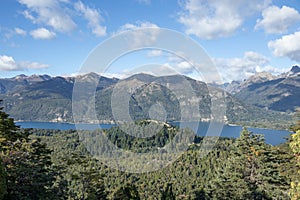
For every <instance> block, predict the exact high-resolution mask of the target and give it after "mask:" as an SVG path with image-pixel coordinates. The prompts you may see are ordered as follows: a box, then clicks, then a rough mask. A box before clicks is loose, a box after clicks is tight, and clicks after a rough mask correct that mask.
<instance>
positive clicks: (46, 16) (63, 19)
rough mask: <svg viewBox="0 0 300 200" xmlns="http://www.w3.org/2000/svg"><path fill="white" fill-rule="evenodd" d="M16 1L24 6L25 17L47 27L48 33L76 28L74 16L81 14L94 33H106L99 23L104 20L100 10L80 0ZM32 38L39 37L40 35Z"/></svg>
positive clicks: (67, 31)
mask: <svg viewBox="0 0 300 200" xmlns="http://www.w3.org/2000/svg"><path fill="white" fill-rule="evenodd" d="M18 2H19V3H20V4H22V5H24V6H25V7H26V9H25V10H24V11H23V15H24V17H25V18H27V19H28V20H30V21H31V22H32V23H33V24H36V25H39V26H42V27H47V30H48V31H49V32H50V33H55V32H62V33H69V32H72V31H73V30H75V29H76V28H78V26H77V24H76V22H75V17H76V16H77V17H78V16H83V17H84V18H85V19H86V20H87V22H88V27H90V28H91V29H92V33H93V34H94V35H96V36H104V35H106V27H105V26H103V25H101V22H103V21H104V20H103V18H102V16H101V14H100V12H99V11H98V10H96V9H92V8H90V7H88V6H87V5H85V4H84V3H82V2H81V1H77V2H76V3H72V2H70V1H68V0H18ZM71 10H75V11H77V12H73V11H71ZM45 29H46V28H45ZM49 29H52V30H49ZM37 30H38V29H37ZM44 32H45V31H44ZM31 35H32V34H31ZM52 35H54V34H52ZM55 35H56V33H55ZM32 36H33V35H32ZM34 38H36V39H41V38H40V37H34Z"/></svg>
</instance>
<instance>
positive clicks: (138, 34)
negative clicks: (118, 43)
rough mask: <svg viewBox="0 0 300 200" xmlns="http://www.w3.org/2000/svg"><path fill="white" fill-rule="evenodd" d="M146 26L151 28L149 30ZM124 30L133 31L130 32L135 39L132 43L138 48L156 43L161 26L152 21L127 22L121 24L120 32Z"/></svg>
mask: <svg viewBox="0 0 300 200" xmlns="http://www.w3.org/2000/svg"><path fill="white" fill-rule="evenodd" d="M144 28H151V29H150V30H149V29H144ZM123 31H132V32H131V33H130V34H131V38H132V39H133V41H132V43H131V44H130V45H132V46H133V47H137V48H138V47H143V46H145V45H151V44H154V43H155V42H156V40H157V37H158V35H159V33H160V30H159V27H158V26H157V25H156V24H153V23H150V22H137V23H136V24H130V23H127V24H125V25H123V26H121V28H120V30H119V31H118V33H120V32H123Z"/></svg>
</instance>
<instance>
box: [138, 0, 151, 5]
mask: <svg viewBox="0 0 300 200" xmlns="http://www.w3.org/2000/svg"><path fill="white" fill-rule="evenodd" d="M136 1H137V2H138V3H141V4H145V5H150V4H151V0H136Z"/></svg>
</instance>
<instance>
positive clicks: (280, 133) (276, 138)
mask: <svg viewBox="0 0 300 200" xmlns="http://www.w3.org/2000/svg"><path fill="white" fill-rule="evenodd" d="M16 124H17V125H19V126H21V127H22V128H38V129H59V130H71V129H76V128H77V129H82V130H95V129H99V128H101V129H109V128H111V127H112V126H116V125H114V124H100V125H98V124H77V125H76V126H75V124H69V123H55V122H17V123H16ZM175 125H178V123H177V124H176V123H175ZM197 125H198V126H197ZM180 127H182V128H184V127H189V128H191V129H192V130H193V131H194V132H196V133H197V135H200V136H205V135H206V134H207V130H208V128H209V123H205V122H200V123H198V124H197V123H196V122H188V123H181V124H180ZM241 130H242V127H241V126H230V125H224V126H223V129H222V132H221V134H220V136H221V137H231V138H237V137H239V136H240V132H241ZM248 130H249V131H252V132H253V133H256V134H263V135H264V137H265V140H266V143H269V144H272V145H278V144H280V143H283V142H285V141H286V138H288V137H289V135H290V134H291V132H289V131H285V130H273V129H261V128H248Z"/></svg>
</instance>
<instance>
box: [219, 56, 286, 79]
mask: <svg viewBox="0 0 300 200" xmlns="http://www.w3.org/2000/svg"><path fill="white" fill-rule="evenodd" d="M214 62H215V65H216V66H217V68H218V70H219V73H220V75H221V76H222V78H223V79H224V81H225V82H230V81H232V80H243V79H245V78H247V77H249V76H251V75H254V74H255V73H257V72H262V71H266V72H269V73H272V74H280V73H283V72H285V71H286V69H279V68H276V67H273V66H270V65H269V59H268V58H267V57H265V56H263V55H261V54H259V53H256V52H253V51H248V52H245V54H244V56H243V57H242V58H227V59H224V58H223V59H222V58H221V59H214Z"/></svg>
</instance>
